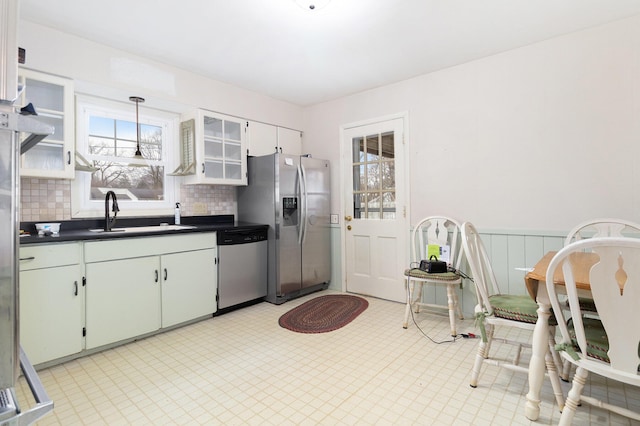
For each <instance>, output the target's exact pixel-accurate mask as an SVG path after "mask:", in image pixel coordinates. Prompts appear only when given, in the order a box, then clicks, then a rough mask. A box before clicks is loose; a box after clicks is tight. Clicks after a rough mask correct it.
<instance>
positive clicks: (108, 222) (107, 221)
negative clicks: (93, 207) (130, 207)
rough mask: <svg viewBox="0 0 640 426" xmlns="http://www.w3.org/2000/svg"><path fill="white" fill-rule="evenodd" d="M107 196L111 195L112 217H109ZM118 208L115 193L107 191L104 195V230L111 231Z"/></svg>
mask: <svg viewBox="0 0 640 426" xmlns="http://www.w3.org/2000/svg"><path fill="white" fill-rule="evenodd" d="M109 197H111V199H112V202H113V205H112V207H111V210H112V211H113V217H109ZM119 211H120V209H119V208H118V198H117V197H116V193H115V192H113V191H109V192H107V195H106V196H105V197H104V230H105V232H109V231H111V229H112V228H113V225H115V224H116V216H117V215H118V212H119Z"/></svg>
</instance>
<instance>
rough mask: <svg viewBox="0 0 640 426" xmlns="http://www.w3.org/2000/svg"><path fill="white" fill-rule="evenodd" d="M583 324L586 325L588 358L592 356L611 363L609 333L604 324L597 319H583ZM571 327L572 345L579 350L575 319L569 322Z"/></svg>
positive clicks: (568, 324)
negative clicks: (574, 326)
mask: <svg viewBox="0 0 640 426" xmlns="http://www.w3.org/2000/svg"><path fill="white" fill-rule="evenodd" d="M582 324H583V325H584V334H585V337H586V338H587V356H590V357H592V358H595V359H599V360H600V361H604V362H609V355H607V352H608V351H609V339H608V338H607V332H606V331H605V329H604V326H603V325H602V322H601V321H600V320H598V319H595V318H584V317H583V318H582ZM567 326H568V327H569V334H570V335H571V343H573V346H574V347H575V348H576V350H579V347H578V341H577V340H576V333H575V330H574V328H573V319H569V321H567Z"/></svg>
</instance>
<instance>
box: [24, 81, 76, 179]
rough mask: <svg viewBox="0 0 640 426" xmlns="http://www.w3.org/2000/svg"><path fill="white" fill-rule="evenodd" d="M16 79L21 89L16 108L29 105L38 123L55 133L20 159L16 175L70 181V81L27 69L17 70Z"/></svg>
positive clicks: (71, 166)
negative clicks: (50, 128)
mask: <svg viewBox="0 0 640 426" xmlns="http://www.w3.org/2000/svg"><path fill="white" fill-rule="evenodd" d="M19 78H20V84H21V85H23V91H22V94H21V97H20V101H19V104H20V106H21V107H25V106H27V105H28V104H32V105H33V107H34V109H35V111H36V113H37V115H38V120H40V121H43V122H45V123H46V124H49V125H51V126H53V127H54V129H55V130H54V133H53V134H52V135H51V136H48V137H46V138H45V139H44V140H43V141H42V142H40V143H38V144H37V145H36V146H35V147H33V148H31V149H30V150H29V151H27V152H26V153H24V154H23V155H22V156H21V163H20V175H21V176H32V177H43V178H64V179H73V177H74V172H75V171H74V166H75V150H74V146H75V144H74V116H73V114H74V110H73V81H72V80H70V79H67V78H63V77H58V76H54V75H50V74H45V73H40V72H37V71H33V70H27V69H20V70H19ZM26 136H27V135H24V136H23V137H26Z"/></svg>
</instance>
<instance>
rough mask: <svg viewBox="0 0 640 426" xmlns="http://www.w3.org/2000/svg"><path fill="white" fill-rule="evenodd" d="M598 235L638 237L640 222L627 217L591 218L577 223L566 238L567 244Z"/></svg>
mask: <svg viewBox="0 0 640 426" xmlns="http://www.w3.org/2000/svg"><path fill="white" fill-rule="evenodd" d="M598 237H638V238H640V224H638V223H635V222H631V221H629V220H625V219H617V218H601V219H591V220H588V221H586V222H582V223H580V224H578V225H576V226H575V227H574V228H573V229H572V230H571V231H569V233H568V234H567V237H566V238H565V240H564V245H565V246H567V245H569V244H571V243H572V242H574V241H579V240H583V239H585V238H598Z"/></svg>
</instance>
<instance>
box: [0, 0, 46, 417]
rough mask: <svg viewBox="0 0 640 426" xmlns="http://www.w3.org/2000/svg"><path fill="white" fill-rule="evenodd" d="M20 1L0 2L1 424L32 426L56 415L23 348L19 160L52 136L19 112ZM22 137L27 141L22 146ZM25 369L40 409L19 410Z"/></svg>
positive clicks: (44, 126)
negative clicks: (20, 376) (19, 390)
mask: <svg viewBox="0 0 640 426" xmlns="http://www.w3.org/2000/svg"><path fill="white" fill-rule="evenodd" d="M17 22H18V0H0V424H2V425H3V426H4V425H24V424H31V423H32V422H34V421H35V420H37V419H38V418H40V417H41V416H42V415H44V414H46V413H47V412H49V411H51V410H52V409H53V402H52V401H51V399H50V398H49V397H48V395H47V393H46V392H45V390H44V388H43V387H42V384H41V382H40V379H39V378H38V375H37V373H36V371H35V370H34V369H33V367H32V366H31V364H30V363H29V360H28V359H27V356H26V354H25V353H24V352H23V351H22V349H21V348H20V336H19V331H20V324H19V312H18V306H19V303H18V301H19V290H20V286H19V282H18V279H19V276H18V247H19V246H18V238H19V237H18V225H19V214H18V211H19V194H20V180H19V163H18V160H19V155H20V153H21V152H25V151H27V150H28V149H29V148H30V147H32V146H34V145H35V144H37V143H38V142H39V141H40V140H42V139H43V138H44V137H46V136H47V135H49V134H51V133H53V128H52V127H51V126H47V125H44V124H42V123H40V122H38V121H37V119H35V118H33V117H28V116H23V115H21V114H19V113H18V112H17V109H18V107H17V106H14V102H15V100H16V99H17V97H18V94H19V90H18V78H17V71H18V45H17V42H16V39H17ZM21 133H22V135H23V136H24V139H23V140H22V142H21ZM20 368H21V369H22V373H23V374H24V376H25V378H26V380H27V383H28V384H29V386H30V388H31V391H32V393H33V395H34V399H35V402H36V404H35V406H33V407H32V408H30V409H29V410H25V409H24V407H22V408H21V407H20V406H19V403H18V401H17V399H16V393H15V386H16V382H17V380H18V374H19V371H20Z"/></svg>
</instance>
